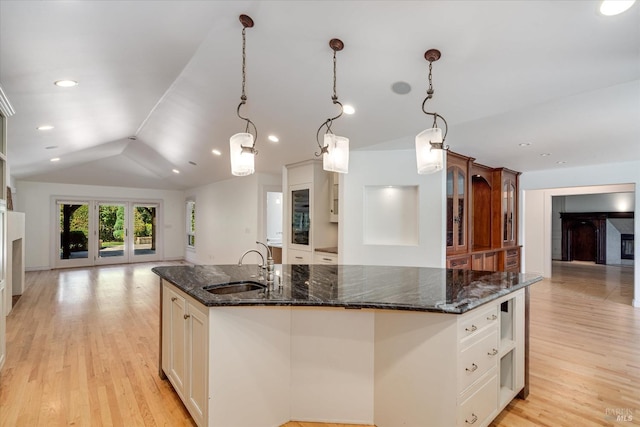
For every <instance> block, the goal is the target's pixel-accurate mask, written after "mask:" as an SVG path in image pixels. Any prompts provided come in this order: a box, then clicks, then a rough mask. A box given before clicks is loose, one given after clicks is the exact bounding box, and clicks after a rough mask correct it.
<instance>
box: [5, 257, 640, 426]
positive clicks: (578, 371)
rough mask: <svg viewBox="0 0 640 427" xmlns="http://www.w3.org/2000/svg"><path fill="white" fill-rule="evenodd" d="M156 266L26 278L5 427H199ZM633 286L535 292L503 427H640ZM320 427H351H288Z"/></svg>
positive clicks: (567, 270)
mask: <svg viewBox="0 0 640 427" xmlns="http://www.w3.org/2000/svg"><path fill="white" fill-rule="evenodd" d="M152 266H153V264H133V265H127V266H103V267H96V268H86V269H69V270H54V271H42V272H29V273H27V274H26V281H27V283H26V284H27V286H26V291H25V293H24V295H23V296H22V298H20V300H19V301H18V302H17V304H16V306H15V307H14V310H13V311H12V313H11V314H10V315H9V316H8V317H7V338H8V342H7V345H8V349H9V351H8V357H7V361H6V363H5V366H4V369H3V370H2V372H1V373H0V426H12V427H13V426H29V427H31V426H62V425H76V426H89V425H91V426H99V425H105V426H106V425H126V426H133V425H147V426H154V425H163V426H191V425H193V421H192V420H191V418H190V417H189V414H188V413H187V411H186V410H185V408H184V406H183V405H182V403H181V402H180V400H179V399H178V397H177V395H176V394H175V393H174V392H173V390H172V388H171V386H170V385H169V383H168V382H166V381H162V380H160V379H159V378H158V367H157V363H158V309H159V307H158V304H159V301H158V278H157V276H155V275H154V274H153V273H151V271H150V268H151V267H152ZM632 283H633V270H632V269H631V268H628V267H605V266H596V265H581V264H575V263H554V272H553V279H551V280H545V281H543V282H540V283H537V284H535V285H533V286H532V288H531V373H530V375H531V378H530V379H531V393H530V395H529V397H528V399H527V400H525V401H522V400H514V401H513V402H512V403H511V404H510V405H509V406H508V407H507V409H506V410H505V411H503V412H502V413H501V414H500V415H499V416H498V418H497V419H496V421H495V422H494V423H493V424H492V426H496V427H497V426H500V427H517V426H532V427H533V426H548V427H563V426H567V427H575V426H626V425H640V309H637V308H635V309H634V308H633V307H631V306H630V302H631V298H632ZM619 415H620V416H626V417H627V419H629V416H631V417H632V421H617V420H616V418H617V417H618V416H619ZM319 426H324V427H344V426H343V425H338V424H318V423H303V422H291V423H287V424H286V427H319ZM256 427H261V426H256ZM410 427H413V426H410ZM421 427H422V426H421ZM434 427H441V426H434ZM443 427H446V426H443Z"/></svg>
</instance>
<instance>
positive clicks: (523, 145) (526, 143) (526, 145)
mask: <svg viewBox="0 0 640 427" xmlns="http://www.w3.org/2000/svg"><path fill="white" fill-rule="evenodd" d="M518 145H519V146H520V147H528V146H530V145H531V143H530V142H521V143H520V144H518Z"/></svg>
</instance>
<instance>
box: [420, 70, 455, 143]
mask: <svg viewBox="0 0 640 427" xmlns="http://www.w3.org/2000/svg"><path fill="white" fill-rule="evenodd" d="M432 68H433V61H429V89H427V97H426V98H425V99H424V101H422V112H423V113H425V114H427V115H429V116H433V125H432V127H434V128H435V127H438V124H437V121H438V118H440V119H441V120H442V121H443V122H444V135H443V136H442V143H443V144H444V141H445V139H446V138H447V132H448V130H449V126H448V125H447V121H446V120H445V119H444V117H442V116H441V115H440V114H438V113H435V112H434V113H430V112H428V111H427V110H425V105H426V103H427V100H429V99H431V98H433V93H434V90H433V77H432V74H431V71H432Z"/></svg>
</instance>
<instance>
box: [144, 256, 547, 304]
mask: <svg viewBox="0 0 640 427" xmlns="http://www.w3.org/2000/svg"><path fill="white" fill-rule="evenodd" d="M152 271H153V272H154V273H156V274H157V275H158V276H160V277H162V278H163V279H166V280H168V281H169V282H171V283H173V284H174V285H176V286H177V287H178V288H179V289H181V290H182V291H184V292H185V293H187V294H188V295H190V296H192V297H193V298H195V299H196V300H198V301H199V302H201V303H202V304H204V305H206V306H210V307H212V306H252V305H253V306H259V305H275V306H319V307H344V308H353V309H361V308H377V309H392V310H411V311H434V312H441V313H455V314H460V313H464V312H466V311H469V310H472V309H474V308H476V307H478V306H480V305H482V304H484V303H487V302H489V301H492V300H494V299H496V298H499V297H501V296H503V295H506V294H509V293H511V292H514V291H516V290H518V289H521V288H523V287H525V286H528V285H531V284H532V283H535V282H537V281H539V280H541V279H542V278H541V277H540V276H536V275H532V274H519V273H503V272H486V271H469V270H448V269H440V268H426V267H389V266H362V265H276V273H277V275H279V276H280V277H281V278H282V285H281V286H278V280H276V285H275V287H274V289H273V290H270V291H264V290H256V291H249V292H243V293H236V294H227V295H215V294H212V293H210V292H207V291H206V290H204V289H203V287H210V286H212V285H213V286H215V285H222V284H226V283H229V282H236V281H243V280H251V281H257V282H261V283H265V282H264V280H262V279H260V278H259V277H258V274H257V273H258V266H257V265H255V264H253V265H242V266H238V265H202V266H167V267H162V266H161V267H155V268H153V269H152Z"/></svg>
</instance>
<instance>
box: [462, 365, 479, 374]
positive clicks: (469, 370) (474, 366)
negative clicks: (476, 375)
mask: <svg viewBox="0 0 640 427" xmlns="http://www.w3.org/2000/svg"><path fill="white" fill-rule="evenodd" d="M476 369H478V365H476V364H475V363H472V364H471V367H470V368H464V370H465V371H467V372H475V371H476Z"/></svg>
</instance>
